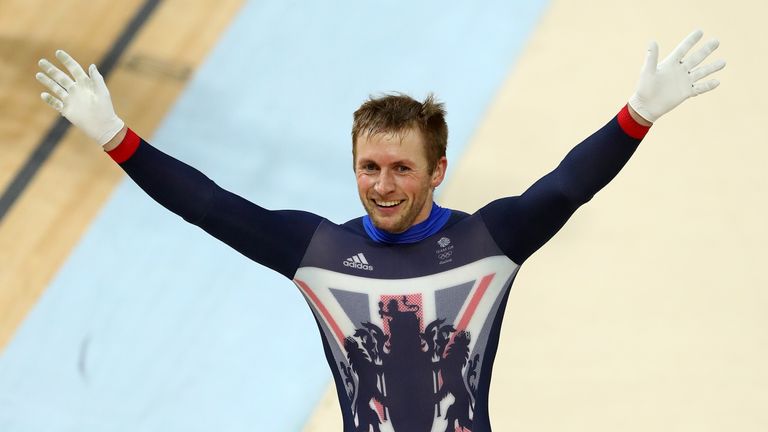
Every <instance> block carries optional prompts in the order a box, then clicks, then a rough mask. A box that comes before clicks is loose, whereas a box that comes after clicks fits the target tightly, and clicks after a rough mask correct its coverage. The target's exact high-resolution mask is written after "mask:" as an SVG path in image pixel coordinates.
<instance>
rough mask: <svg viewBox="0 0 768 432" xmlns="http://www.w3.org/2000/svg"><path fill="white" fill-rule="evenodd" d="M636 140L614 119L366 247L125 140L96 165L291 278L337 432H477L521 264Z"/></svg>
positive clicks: (485, 422) (485, 430) (625, 119)
mask: <svg viewBox="0 0 768 432" xmlns="http://www.w3.org/2000/svg"><path fill="white" fill-rule="evenodd" d="M646 132H647V128H644V127H642V126H640V125H638V124H637V123H635V122H634V121H633V120H632V119H631V117H630V116H629V114H628V112H627V108H626V107H624V109H622V111H621V112H620V113H619V115H617V116H616V117H614V118H613V119H611V121H610V122H608V124H606V125H605V126H604V127H602V128H601V129H600V130H598V131H597V132H595V133H594V134H593V135H591V136H590V137H589V138H587V139H586V140H584V141H583V142H582V143H580V144H579V145H578V146H576V147H575V148H574V149H573V150H571V151H570V152H569V153H568V155H567V156H566V157H565V159H564V160H563V161H562V162H561V163H560V165H559V166H558V167H557V168H556V169H555V170H553V171H552V172H550V173H549V174H547V175H546V176H544V177H543V178H541V179H540V180H539V181H537V182H536V183H535V184H533V185H532V186H531V187H530V188H529V189H528V190H526V191H525V193H523V194H522V195H520V196H516V197H507V198H502V199H498V200H496V201H493V202H491V203H490V204H488V205H486V206H485V207H483V208H481V209H480V210H478V211H477V212H476V213H474V214H472V215H469V214H467V213H463V212H460V211H456V210H447V209H442V211H443V215H445V212H446V211H447V212H448V213H449V214H448V216H447V218H442V219H441V221H443V223H442V225H440V226H437V227H435V226H433V227H432V229H430V230H423V232H422V233H421V234H420V235H417V238H416V239H415V240H416V241H413V240H411V241H409V242H408V243H400V242H394V243H388V242H381V241H377V240H375V239H374V238H372V237H371V236H370V235H369V234H367V233H366V231H365V229H364V224H363V218H357V219H353V220H351V221H349V222H346V223H344V224H341V225H337V224H335V223H332V222H330V221H328V220H327V219H324V218H322V217H320V216H317V215H314V214H311V213H308V212H303V211H293V210H282V211H270V210H267V209H264V208H262V207H259V206H257V205H255V204H253V203H251V202H249V201H247V200H245V199H243V198H241V197H239V196H237V195H235V194H233V193H231V192H228V191H226V190H224V189H222V188H220V187H219V186H217V185H216V184H215V183H214V182H213V181H211V180H210V179H208V178H207V177H206V176H204V175H203V174H202V173H200V172H199V171H197V170H196V169H194V168H192V167H190V166H188V165H185V164H184V163H182V162H180V161H178V160H176V159H174V158H172V157H170V156H168V155H166V154H164V153H162V152H160V151H159V150H157V149H155V148H154V147H152V146H151V145H149V144H148V143H147V142H145V141H143V140H142V139H140V138H139V137H138V136H137V135H135V134H134V133H133V132H132V131H129V132H128V135H127V136H126V139H125V140H124V141H123V142H122V143H121V144H120V146H118V147H117V148H116V149H115V150H112V151H111V152H109V153H110V156H112V157H113V158H114V159H115V160H116V161H117V162H118V163H120V166H121V167H122V168H123V169H124V170H125V172H126V173H128V175H129V176H130V177H131V178H132V179H133V180H134V181H135V182H136V184H138V185H139V186H140V187H141V188H142V189H144V190H145V191H146V192H147V193H148V194H149V195H150V196H151V197H152V198H154V199H155V200H156V201H157V202H159V203H160V204H161V205H163V206H165V207H166V208H168V209H169V210H170V211H172V212H174V213H176V214H178V215H179V216H181V217H182V218H184V219H185V220H186V221H188V222H190V223H193V224H195V225H197V226H199V227H200V228H202V229H203V230H205V231H206V232H208V233H209V234H211V235H213V236H215V237H216V238H218V239H220V240H221V241H223V242H225V243H226V244H228V245H230V246H231V247H233V248H235V249H236V250H238V251H239V252H241V253H242V254H243V255H245V256H247V257H249V258H250V259H252V260H254V261H256V262H258V263H260V264H262V265H265V266H267V267H269V268H271V269H273V270H275V271H277V272H279V273H281V274H282V275H284V276H286V277H287V278H289V279H291V280H293V282H294V283H295V284H296V286H297V287H298V288H299V289H300V290H301V292H302V294H303V295H304V296H305V298H306V300H307V303H308V304H309V306H310V308H311V310H312V312H313V314H314V316H315V319H316V321H317V325H318V328H319V330H320V335H321V337H322V341H323V347H324V349H325V354H326V357H327V360H328V364H329V366H330V368H331V371H332V373H333V377H334V379H335V383H336V389H337V393H338V397H339V402H340V405H341V410H342V415H343V419H344V431H345V432H353V431H366V432H370V431H374V432H376V431H396V432H427V431H440V432H443V431H450V432H453V431H455V430H463V431H472V432H490V430H491V426H490V420H489V417H488V392H489V386H490V382H491V369H492V366H493V360H494V356H495V354H496V348H497V345H498V341H499V331H500V328H501V321H502V317H503V315H504V307H505V304H506V301H507V297H508V295H509V289H510V286H511V285H512V282H513V280H514V278H515V275H516V274H517V271H518V269H519V268H520V265H521V264H522V263H523V262H524V261H525V260H526V259H527V258H528V257H529V256H530V255H531V254H532V253H533V252H534V251H536V250H537V249H538V248H539V247H541V246H542V245H543V244H544V243H545V242H547V241H548V240H549V239H550V238H551V237H552V236H553V235H554V234H555V233H556V232H557V231H558V230H559V229H560V228H561V227H562V226H563V224H565V222H566V221H567V220H568V218H569V217H570V216H571V215H572V214H573V212H574V211H575V210H576V209H577V208H578V207H579V206H580V205H582V204H584V203H586V202H587V201H589V200H590V199H591V198H592V196H593V195H594V194H595V193H596V192H597V191H599V190H600V189H601V188H602V187H603V186H605V185H606V184H607V183H608V182H609V181H610V180H611V179H613V177H614V176H616V174H617V173H618V172H619V170H620V169H621V168H622V167H623V166H624V164H625V163H626V162H627V161H628V160H629V158H630V156H631V155H632V153H633V152H634V151H635V149H636V148H637V146H638V144H639V143H640V141H641V140H642V138H643V136H644V135H645V133H646ZM439 211H441V209H440V208H439V207H437V206H435V207H434V208H433V213H436V212H439ZM431 219H434V218H432V217H431ZM419 228H420V227H419V226H416V227H412V228H411V230H416V231H412V233H413V232H416V233H417V234H419V231H418V230H419ZM421 228H423V227H421ZM462 427H463V428H464V429H461V428H462Z"/></svg>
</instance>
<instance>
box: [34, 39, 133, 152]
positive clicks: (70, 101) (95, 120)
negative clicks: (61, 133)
mask: <svg viewBox="0 0 768 432" xmlns="http://www.w3.org/2000/svg"><path fill="white" fill-rule="evenodd" d="M56 58H57V59H58V60H59V61H60V62H61V63H62V64H63V65H64V67H66V68H67V70H68V71H69V73H70V74H71V77H70V76H69V75H67V74H65V73H64V72H62V71H61V70H60V69H59V68H57V67H56V66H54V65H53V64H52V63H51V62H49V61H48V60H46V59H41V60H40V61H39V62H38V65H39V66H40V69H42V70H43V72H45V73H40V72H38V73H37V74H36V75H35V78H37V80H38V81H40V83H41V84H43V85H44V86H46V87H47V88H48V89H49V90H50V91H51V92H52V93H53V94H54V95H55V96H52V95H51V94H50V93H46V92H44V93H41V94H40V97H42V99H43V101H45V102H46V103H47V104H48V105H50V106H52V107H53V109H55V110H56V111H58V112H60V113H61V115H63V116H64V117H66V118H67V120H69V121H70V122H72V124H73V125H75V126H77V128H79V129H80V130H82V131H83V132H84V133H85V134H86V135H88V136H89V137H91V138H93V139H94V140H96V142H98V143H99V145H104V144H106V143H108V142H109V141H110V140H111V139H112V138H113V137H114V136H115V135H117V133H118V132H120V131H121V130H122V129H123V126H124V125H125V123H124V122H123V121H122V120H120V118H119V117H118V116H117V115H116V114H115V109H114V108H113V107H112V99H111V98H110V96H109V90H107V85H106V84H105V83H104V78H103V77H102V76H101V74H100V73H99V71H98V70H97V69H96V66H95V65H91V67H90V68H89V69H88V75H86V73H85V71H84V70H83V68H82V67H80V64H78V63H77V62H76V61H75V60H74V59H73V58H72V57H70V56H69V54H67V53H65V52H64V51H62V50H57V51H56ZM73 78H74V80H73Z"/></svg>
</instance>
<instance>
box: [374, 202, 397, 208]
mask: <svg viewBox="0 0 768 432" xmlns="http://www.w3.org/2000/svg"><path fill="white" fill-rule="evenodd" d="M401 202H403V201H377V202H376V204H378V205H380V206H382V207H394V206H396V205H398V204H400V203H401Z"/></svg>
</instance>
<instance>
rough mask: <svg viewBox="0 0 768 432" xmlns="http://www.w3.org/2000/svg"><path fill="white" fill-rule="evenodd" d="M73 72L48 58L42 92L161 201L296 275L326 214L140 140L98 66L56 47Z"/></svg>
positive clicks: (43, 62)
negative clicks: (278, 205) (270, 200)
mask: <svg viewBox="0 0 768 432" xmlns="http://www.w3.org/2000/svg"><path fill="white" fill-rule="evenodd" d="M56 58H57V59H58V60H59V61H61V62H62V64H64V66H65V67H66V69H67V70H68V71H69V73H70V75H67V74H66V73H64V72H62V71H61V70H60V69H58V68H57V67H56V66H54V65H53V64H52V63H50V62H49V61H48V60H45V59H43V60H41V61H40V63H39V65H40V68H41V69H42V70H43V72H44V73H38V74H37V75H36V78H37V80H38V81H40V82H41V83H42V84H43V85H45V86H46V87H47V88H48V90H50V91H51V93H52V94H51V93H47V92H45V93H43V94H42V95H41V97H42V99H43V100H44V101H45V102H46V103H47V104H49V105H50V106H51V107H53V108H54V109H55V110H57V111H58V112H59V113H61V115H63V116H64V117H66V118H67V119H68V120H69V121H70V122H72V124H74V125H75V126H76V127H78V128H79V129H80V130H82V131H83V132H84V133H85V134H86V135H88V136H89V137H91V138H92V139H93V140H94V141H96V142H97V143H98V144H99V145H101V146H103V148H104V150H107V152H108V154H109V155H110V157H112V159H114V160H115V162H117V163H118V164H119V165H120V167H121V168H122V169H123V170H124V171H125V172H126V173H127V174H128V175H129V176H130V177H131V179H133V180H134V181H135V182H136V184H137V185H138V186H139V187H141V188H142V189H143V190H144V191H145V192H147V194H149V195H150V196H151V197H152V198H153V199H155V201H157V202H158V203H160V204H161V205H162V206H164V207H165V208H167V209H168V210H170V211H172V212H174V213H176V214H177V215H179V216H181V217H182V218H183V219H184V220H186V221H188V222H190V223H192V224H195V225H197V226H199V227H200V228H202V229H203V230H205V231H206V232H208V233H210V234H211V235H213V236H214V237H216V238H218V239H220V240H222V241H223V242H224V243H226V244H228V245H230V246H232V247H233V248H234V249H236V250H237V251H239V252H240V253H242V254H243V255H245V256H247V257H249V258H251V259H253V260H254V261H257V262H259V263H260V264H263V265H265V266H267V267H269V268H271V269H273V270H276V271H277V272H279V273H281V274H283V275H284V276H286V277H288V278H292V277H293V275H294V273H295V272H296V269H297V268H298V265H299V264H300V261H301V258H302V257H303V255H304V251H305V249H306V248H307V246H308V245H309V242H310V240H311V238H312V235H313V233H314V231H315V229H316V228H317V226H318V225H319V224H320V222H321V221H322V220H323V219H322V218H321V217H319V216H317V215H314V214H311V213H307V212H300V211H290V210H284V211H270V210H267V209H264V208H262V207H260V206H257V205H256V204H253V203H251V202H249V201H248V200H245V199H243V198H241V197H239V196H237V195H235V194H233V193H231V192H228V191H226V190H224V189H222V188H221V187H219V186H218V185H216V184H215V183H214V182H213V181H211V180H210V179H209V178H208V177H206V176H205V175H204V174H203V173H201V172H200V171H198V170H196V169H195V168H193V167H191V166H189V165H187V164H185V163H183V162H181V161H179V160H177V159H175V158H173V157H171V156H169V155H167V154H165V153H163V152H161V151H159V150H158V149H156V148H154V147H152V146H151V145H150V144H149V143H147V142H146V141H144V140H142V139H141V138H140V137H139V136H138V135H136V134H135V133H134V132H133V131H131V130H130V129H128V128H126V127H125V123H124V122H123V121H122V120H121V119H120V118H119V117H117V115H116V114H115V111H114V108H113V106H112V100H111V97H110V94H109V90H108V89H107V87H106V84H105V83H104V78H103V77H102V76H101V74H100V73H99V71H98V70H97V68H96V66H94V65H91V66H90V68H89V69H88V72H89V73H88V74H86V73H85V71H84V70H83V68H82V67H81V66H80V65H79V64H78V63H77V62H76V61H75V60H74V59H73V58H72V57H70V56H69V55H68V54H67V53H65V52H63V51H60V50H59V51H57V52H56Z"/></svg>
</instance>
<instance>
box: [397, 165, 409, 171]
mask: <svg viewBox="0 0 768 432" xmlns="http://www.w3.org/2000/svg"><path fill="white" fill-rule="evenodd" d="M395 169H396V170H397V172H399V173H405V172H408V171H410V170H411V168H409V167H407V166H405V165H398V166H396V167H395Z"/></svg>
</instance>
